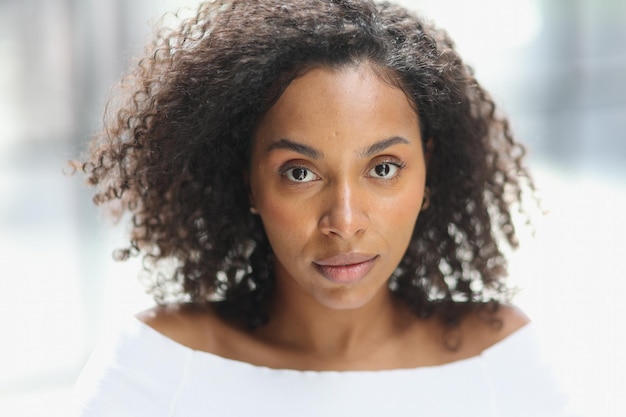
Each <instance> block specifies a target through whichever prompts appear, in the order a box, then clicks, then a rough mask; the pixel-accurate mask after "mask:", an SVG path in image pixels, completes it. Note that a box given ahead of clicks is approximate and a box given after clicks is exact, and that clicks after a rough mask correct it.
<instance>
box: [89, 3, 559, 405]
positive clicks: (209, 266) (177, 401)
mask: <svg viewBox="0 0 626 417" xmlns="http://www.w3.org/2000/svg"><path fill="white" fill-rule="evenodd" d="M120 88H121V90H120V94H119V97H122V98H125V100H119V99H117V98H116V101H113V102H112V103H111V104H110V106H109V112H108V117H107V118H106V119H105V126H104V129H103V131H102V133H101V134H100V135H99V136H98V137H97V138H96V140H95V141H94V146H93V148H92V153H91V156H90V159H89V161H88V162H87V163H85V164H84V165H83V166H82V167H83V169H84V171H85V172H86V173H87V175H88V178H89V182H90V183H91V184H92V185H96V186H98V187H99V190H98V193H97V194H96V197H95V201H96V203H98V204H112V205H113V207H114V208H115V210H114V211H115V213H116V214H117V215H118V216H122V215H124V214H126V213H129V214H130V215H131V216H132V236H131V244H130V247H129V248H127V249H124V250H122V251H120V252H118V255H119V256H120V258H127V257H129V256H133V255H137V254H143V256H144V259H145V265H146V269H147V271H149V272H150V273H151V276H152V277H153V279H152V284H151V288H150V289H151V292H152V294H153V295H154V297H155V299H156V300H157V302H158V303H159V307H156V308H154V309H152V310H150V311H146V312H143V313H141V314H139V315H138V320H133V321H132V322H130V323H128V326H127V328H126V329H125V330H124V331H123V332H122V333H121V334H120V337H119V338H118V339H117V340H115V341H111V342H110V343H109V344H107V346H103V347H101V348H100V350H99V351H98V352H96V353H95V354H94V356H93V357H92V359H91V361H90V364H89V365H88V366H87V368H86V370H85V372H84V373H83V376H82V378H81V380H80V381H79V382H78V384H77V387H78V392H79V397H78V398H79V401H80V403H81V410H82V415H84V416H96V415H98V416H99V415H111V416H122V415H132V416H143V415H146V416H160V415H163V416H165V415H168V416H179V415H180V416H196V415H198V416H200V415H219V416H230V415H232V416H239V415H250V414H251V413H255V414H257V415H268V416H269V415H285V416H287V415H289V416H293V415H299V416H303V415H304V416H308V415H311V416H313V415H316V416H320V415H323V416H334V415H381V414H384V415H394V416H399V415H407V416H408V415H422V416H424V415H425V416H443V415H461V413H462V414H463V415H472V416H474V415H475V416H478V415H480V416H504V415H506V416H511V415H529V416H538V415H558V414H559V412H560V411H559V410H560V407H561V402H560V398H559V396H558V393H557V391H556V388H555V386H554V385H553V383H552V380H551V379H550V377H549V372H548V371H547V368H545V366H544V364H543V363H542V361H541V359H540V357H539V355H538V353H537V351H536V350H535V347H534V344H533V343H534V342H533V339H532V327H531V326H530V325H529V324H528V319H527V318H526V317H525V316H524V315H523V314H522V313H521V312H519V311H518V310H516V309H515V308H513V307H511V306H509V305H508V304H507V303H508V302H509V295H510V294H509V291H508V289H507V287H506V285H505V283H504V281H503V280H504V277H505V275H506V261H505V258H504V256H503V253H502V251H503V248H502V245H503V244H508V245H509V246H511V247H516V246H517V240H516V234H515V229H514V227H513V223H512V221H511V207H512V206H516V205H518V203H520V200H521V199H522V191H523V188H524V187H525V185H528V189H529V190H532V183H531V181H530V180H529V178H528V176H527V172H526V170H525V169H524V168H523V167H522V163H521V159H522V155H523V148H522V147H521V146H520V145H519V144H517V143H516V142H515V141H514V140H513V138H512V135H511V132H510V130H509V127H508V124H507V121H506V119H504V118H502V117H499V116H498V115H497V114H496V112H495V107H494V104H493V101H492V100H491V99H490V97H489V95H488V94H487V93H486V92H485V90H483V89H482V87H481V86H480V85H479V84H478V83H477V81H476V80H475V78H474V77H473V76H472V72H471V69H470V68H469V67H467V66H466V65H464V64H463V62H462V61H461V59H460V58H459V56H458V55H457V53H456V52H455V50H454V47H453V44H452V41H451V40H450V39H449V38H448V37H447V35H446V34H445V32H443V31H441V30H438V29H436V28H435V27H433V26H432V25H430V24H429V23H426V22H425V21H424V20H423V19H421V18H420V17H418V16H416V15H415V14H413V13H411V12H409V11H407V10H405V9H403V8H401V7H398V6H394V5H392V4H387V3H381V4H376V3H372V2H369V1H365V0H363V1H360V0H352V1H349V0H295V1H289V2H285V1H282V0H257V1H252V0H246V1H238V0H231V1H217V2H211V3H205V4H203V5H201V6H200V8H199V9H198V12H197V15H196V16H195V17H193V18H191V19H189V20H187V21H184V22H182V23H181V25H180V27H179V28H176V29H172V30H169V31H161V32H160V33H159V35H158V36H157V38H156V40H155V42H154V43H153V44H152V45H151V46H150V47H149V48H148V50H147V52H146V55H145V58H144V59H143V60H141V61H140V62H139V65H138V66H137V68H136V69H135V70H134V72H132V73H131V75H129V76H128V77H127V78H126V79H125V80H124V81H123V82H122V83H121V86H120Z"/></svg>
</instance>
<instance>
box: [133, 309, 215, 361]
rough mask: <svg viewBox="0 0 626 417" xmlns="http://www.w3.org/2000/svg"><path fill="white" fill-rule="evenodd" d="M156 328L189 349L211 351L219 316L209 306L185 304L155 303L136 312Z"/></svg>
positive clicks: (140, 317)
mask: <svg viewBox="0 0 626 417" xmlns="http://www.w3.org/2000/svg"><path fill="white" fill-rule="evenodd" d="M136 317H137V319H139V320H140V321H142V322H143V323H145V324H147V325H148V326H150V327H152V328H153V329H154V330H156V331H157V332H159V333H161V334H162V335H164V336H166V337H167V338H169V339H172V340H174V341H175V342H178V343H180V344H182V345H185V346H187V347H190V348H192V349H197V350H204V351H209V352H210V351H213V350H215V344H216V340H218V339H219V336H218V335H219V333H220V329H221V327H222V326H223V325H220V322H221V320H220V319H219V318H218V317H217V316H216V314H215V313H214V312H213V311H212V310H211V309H204V308H203V309H198V308H196V307H193V306H191V305H187V304H172V305H163V306H156V307H153V308H151V309H148V310H145V311H142V312H141V313H139V314H137V315H136Z"/></svg>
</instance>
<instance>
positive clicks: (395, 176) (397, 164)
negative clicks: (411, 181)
mask: <svg viewBox="0 0 626 417" xmlns="http://www.w3.org/2000/svg"><path fill="white" fill-rule="evenodd" d="M380 165H392V166H394V167H396V169H397V172H395V173H394V174H393V176H392V177H390V178H381V177H376V176H373V177H372V178H374V179H377V180H381V181H384V182H387V183H388V182H391V181H395V180H397V179H398V177H399V176H400V173H401V171H402V169H404V168H406V163H404V162H402V161H400V160H398V159H388V158H386V159H382V160H379V161H376V163H375V164H374V165H373V166H372V167H371V168H370V169H369V170H368V171H367V172H368V173H369V172H371V171H372V170H373V169H375V168H376V167H378V166H380Z"/></svg>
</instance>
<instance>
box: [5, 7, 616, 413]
mask: <svg viewBox="0 0 626 417" xmlns="http://www.w3.org/2000/svg"><path fill="white" fill-rule="evenodd" d="M197 3H198V2H197V1H191V0H178V1H175V0H108V1H106V2H105V1H101V0H81V1H75V0H19V1H18V0H0V415H1V416H20V417H22V416H23V417H30V416H44V415H45V416H47V417H51V416H65V415H66V412H65V411H64V410H66V407H67V405H68V402H69V393H70V390H71V386H72V384H73V382H74V380H75V379H76V377H77V375H78V373H79V372H80V369H81V367H82V366H83V365H84V362H85V360H86V359H87V357H88V355H89V353H90V351H91V350H92V349H93V346H94V344H95V343H96V342H97V340H98V338H99V337H106V335H107V333H108V332H110V331H111V329H112V328H114V326H115V324H116V323H117V322H119V321H120V320H122V319H123V318H125V317H127V316H129V315H131V314H133V313H135V312H137V311H139V310H142V309H144V308H146V307H149V306H151V305H152V303H151V301H150V299H149V298H148V297H147V296H145V295H144V294H143V290H142V287H141V286H140V285H139V283H138V281H137V278H136V277H137V272H138V270H139V265H138V263H137V262H136V261H131V262H127V263H122V264H120V263H116V262H114V261H113V260H112V257H111V252H112V251H113V249H114V248H116V247H118V246H121V245H123V244H124V233H125V228H124V225H120V226H116V227H113V226H112V225H111V224H110V223H108V222H107V221H106V219H104V218H103V215H102V214H101V213H100V212H99V211H98V210H96V209H95V208H94V207H93V206H92V204H91V191H90V190H88V189H87V188H86V187H85V186H84V185H83V180H82V178H81V177H80V176H75V177H68V176H67V175H64V173H63V169H64V168H65V167H66V161H67V160H69V159H72V158H77V157H78V156H79V155H80V152H81V151H82V150H84V149H85V146H86V143H87V141H88V138H89V136H90V133H91V132H93V131H94V130H96V129H97V128H98V126H99V122H100V119H101V113H102V109H103V106H104V103H105V100H106V97H107V95H108V93H109V91H110V88H111V86H112V85H113V83H114V82H115V81H116V80H118V79H119V77H120V75H121V74H122V72H123V71H124V70H125V68H126V67H127V66H128V64H129V63H130V62H131V61H132V58H133V57H136V56H137V55H138V54H139V53H140V52H141V50H142V48H143V44H144V41H145V39H146V37H147V36H148V34H149V33H151V27H152V25H153V24H154V23H156V22H157V21H158V19H159V18H160V16H161V15H162V14H163V13H164V12H166V11H172V10H176V9H177V8H179V7H195V5H196V4H197ZM401 3H403V4H405V5H408V6H410V7H413V8H415V9H419V10H422V11H423V12H424V14H426V15H427V16H429V17H431V18H432V19H433V20H435V21H436V22H437V23H438V24H439V25H440V26H442V27H444V28H446V29H447V30H448V31H449V33H450V34H451V35H452V37H453V38H454V39H455V40H456V41H457V44H458V47H459V49H460V51H461V52H462V54H463V55H464V57H465V58H466V60H467V61H468V62H469V63H470V64H472V65H473V66H474V68H475V69H476V74H477V77H478V79H479V80H480V81H481V82H482V83H484V84H485V85H486V86H487V88H488V89H489V90H490V91H491V92H492V94H493V95H494V97H495V99H496V101H497V102H498V103H499V104H500V105H501V106H502V108H503V109H504V110H505V111H506V112H507V113H508V114H509V116H510V118H511V120H512V124H513V128H514V130H515V132H516V133H517V136H518V137H519V138H520V139H521V140H522V141H523V142H525V143H526V144H527V145H528V148H529V159H528V163H529V165H530V166H531V168H532V170H533V172H534V177H535V181H536V183H537V185H538V187H539V189H540V191H541V196H542V199H543V205H544V208H545V209H546V210H547V211H548V214H547V215H545V216H542V217H539V218H537V220H536V227H535V228H536V233H535V235H534V236H531V235H530V233H526V234H525V235H524V238H523V246H522V249H521V250H520V251H518V252H517V253H516V254H515V255H514V256H513V258H512V261H511V264H512V268H511V275H512V277H511V279H512V280H513V282H514V283H515V284H516V285H517V286H518V287H519V288H520V293H519V296H518V298H517V299H516V303H517V304H518V305H519V306H521V307H522V308H523V309H524V310H525V311H526V312H527V313H528V314H529V315H530V316H531V318H532V319H533V320H534V321H535V323H536V326H537V328H538V329H539V331H540V335H541V337H542V341H543V343H544V344H545V349H546V352H548V354H549V355H551V357H552V361H553V363H554V367H555V372H556V374H557V376H558V377H559V378H560V379H561V381H562V383H563V386H564V388H565V389H566V390H567V391H568V392H569V393H570V394H571V395H572V404H573V406H574V407H575V408H576V409H577V410H578V411H579V412H581V413H583V414H584V415H590V416H591V415H593V416H596V415H597V416H616V417H617V416H623V415H626V399H625V397H626V396H624V390H625V389H626V361H625V360H624V357H623V352H626V338H625V337H624V336H623V332H624V331H625V330H626V329H625V326H624V324H623V319H622V318H623V317H624V316H625V315H626V307H625V304H624V301H623V300H624V294H625V293H626V283H625V282H626V279H625V277H624V275H625V273H624V268H623V262H622V260H623V258H624V257H626V251H625V250H626V243H625V242H624V241H625V240H626V221H625V220H624V215H625V213H626V1H623V0H545V1H539V0H476V1H472V2H468V1H465V0H424V1H418V0H414V1H411V0H405V1H401Z"/></svg>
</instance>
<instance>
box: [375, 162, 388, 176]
mask: <svg viewBox="0 0 626 417" xmlns="http://www.w3.org/2000/svg"><path fill="white" fill-rule="evenodd" d="M376 174H377V175H379V176H381V177H384V176H386V175H387V174H389V165H388V164H384V165H378V166H377V167H376Z"/></svg>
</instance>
